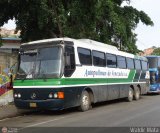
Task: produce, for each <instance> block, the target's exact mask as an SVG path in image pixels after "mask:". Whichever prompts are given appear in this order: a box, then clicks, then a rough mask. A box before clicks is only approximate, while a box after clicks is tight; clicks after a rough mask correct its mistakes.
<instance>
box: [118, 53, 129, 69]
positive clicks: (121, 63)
mask: <svg viewBox="0 0 160 133" xmlns="http://www.w3.org/2000/svg"><path fill="white" fill-rule="evenodd" d="M117 65H118V68H122V69H126V68H127V64H126V58H125V57H123V56H119V55H118V56H117Z"/></svg>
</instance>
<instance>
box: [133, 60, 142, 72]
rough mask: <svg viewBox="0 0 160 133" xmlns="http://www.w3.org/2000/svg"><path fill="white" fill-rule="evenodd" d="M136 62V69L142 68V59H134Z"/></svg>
mask: <svg viewBox="0 0 160 133" xmlns="http://www.w3.org/2000/svg"><path fill="white" fill-rule="evenodd" d="M134 62H135V69H136V70H141V63H140V60H134Z"/></svg>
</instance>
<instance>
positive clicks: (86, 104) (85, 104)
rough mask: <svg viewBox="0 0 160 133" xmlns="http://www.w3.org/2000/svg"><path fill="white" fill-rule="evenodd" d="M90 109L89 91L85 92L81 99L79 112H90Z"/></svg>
mask: <svg viewBox="0 0 160 133" xmlns="http://www.w3.org/2000/svg"><path fill="white" fill-rule="evenodd" d="M90 108H91V100H90V96H89V93H88V92H87V91H83V92H82V94H81V98H80V106H79V110H80V111H83V112H84V111H87V110H89V109H90Z"/></svg>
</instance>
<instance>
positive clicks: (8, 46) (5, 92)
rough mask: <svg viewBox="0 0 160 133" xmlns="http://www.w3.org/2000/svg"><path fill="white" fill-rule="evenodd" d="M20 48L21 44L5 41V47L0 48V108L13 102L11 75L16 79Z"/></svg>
mask: <svg viewBox="0 0 160 133" xmlns="http://www.w3.org/2000/svg"><path fill="white" fill-rule="evenodd" d="M9 41H10V40H9ZM19 46H20V42H19V43H18V42H16V43H14V42H13V41H12V42H7V41H6V40H5V42H4V45H3V46H2V47H1V48H0V106H2V105H6V104H8V103H9V102H12V101H13V88H11V87H10V81H11V76H10V75H11V74H12V75H13V76H12V78H13V79H14V78H15V74H16V69H17V56H18V48H19Z"/></svg>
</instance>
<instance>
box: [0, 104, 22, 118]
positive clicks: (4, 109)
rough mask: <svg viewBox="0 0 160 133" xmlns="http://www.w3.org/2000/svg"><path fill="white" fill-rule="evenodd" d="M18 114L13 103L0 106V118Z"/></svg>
mask: <svg viewBox="0 0 160 133" xmlns="http://www.w3.org/2000/svg"><path fill="white" fill-rule="evenodd" d="M18 115H20V113H19V112H18V111H17V109H16V107H15V106H14V104H13V103H11V104H8V105H5V106H0V120H2V119H5V118H10V117H15V116H18Z"/></svg>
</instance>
